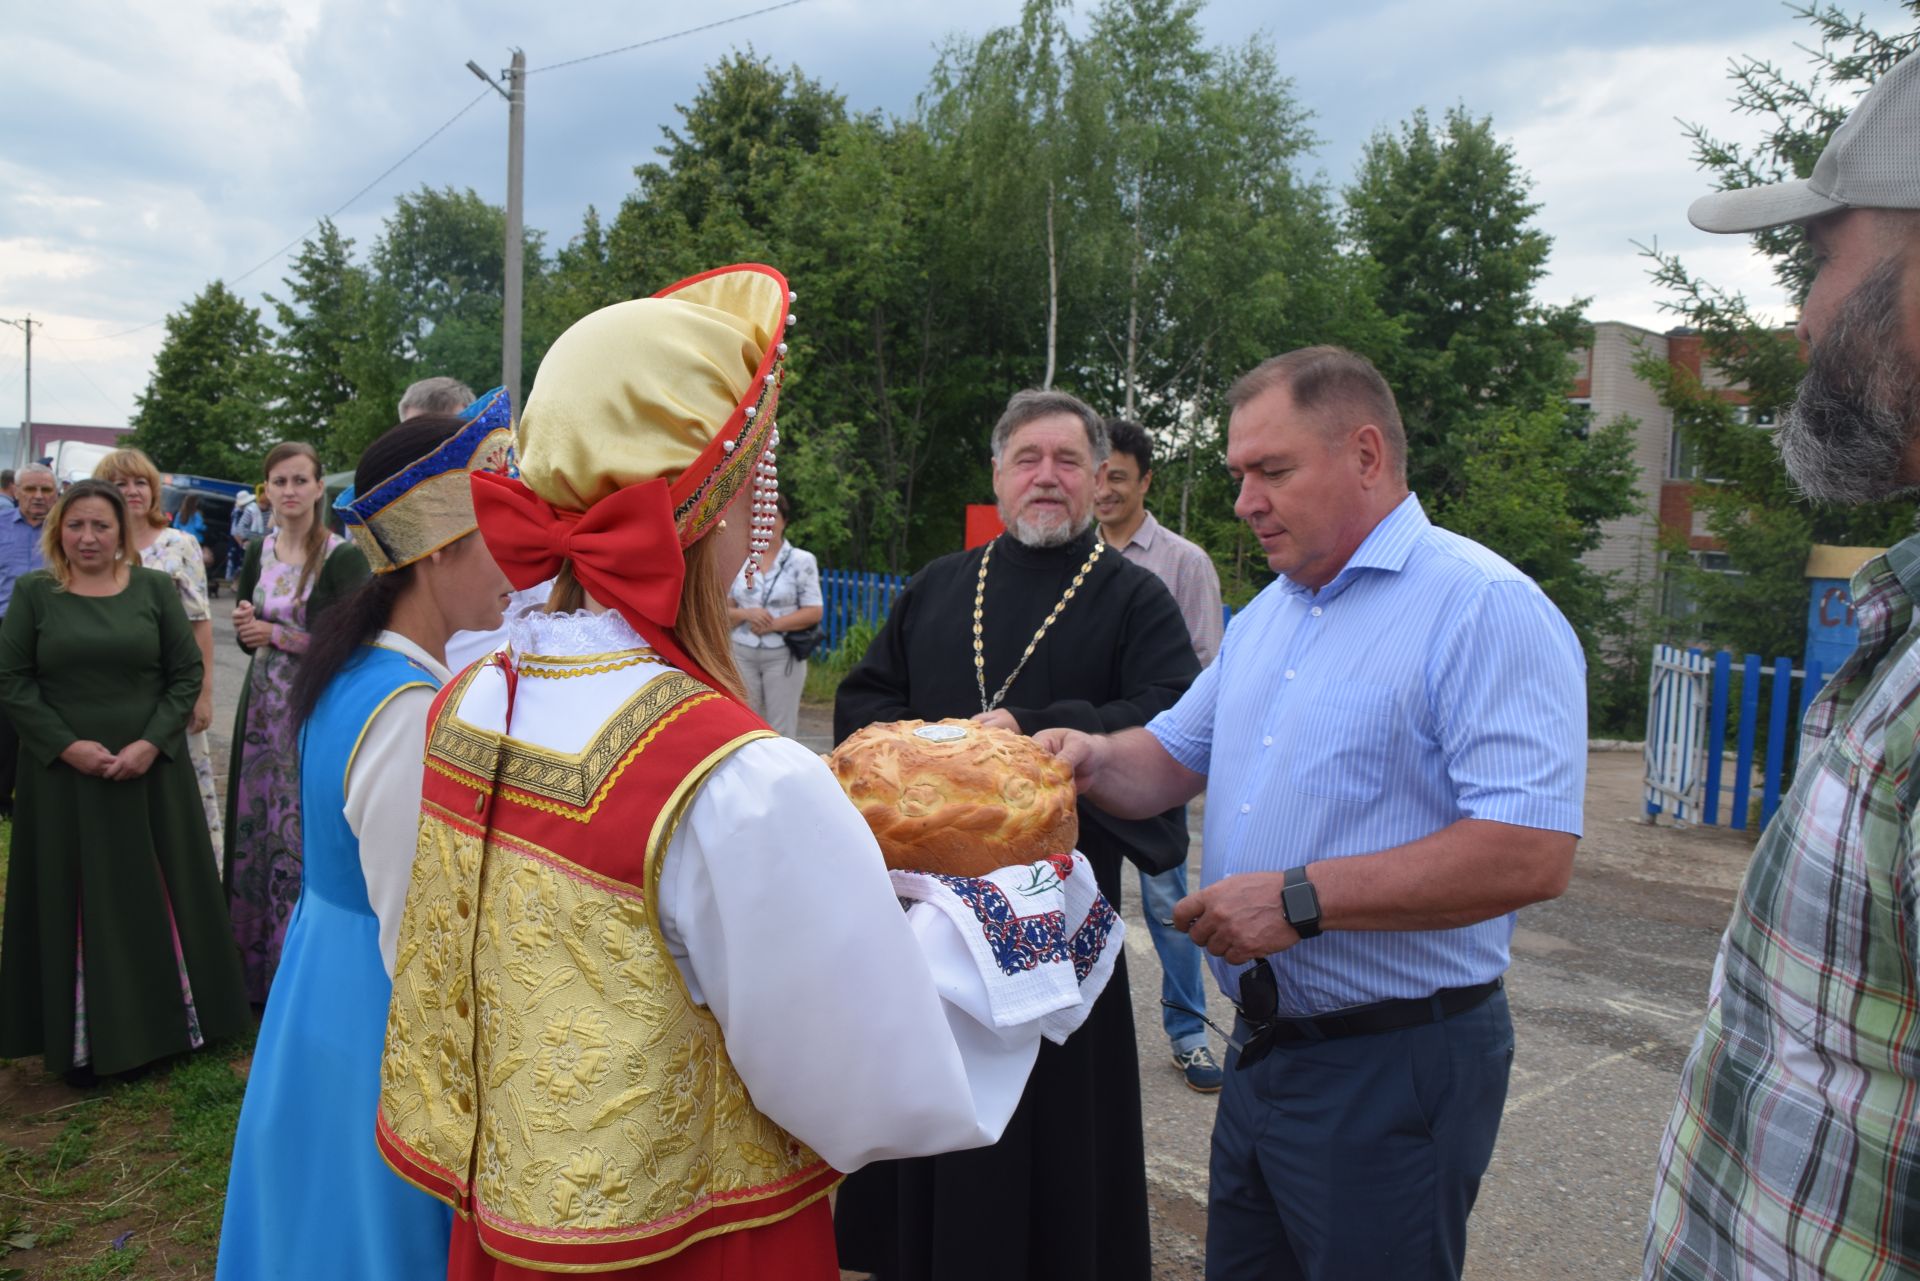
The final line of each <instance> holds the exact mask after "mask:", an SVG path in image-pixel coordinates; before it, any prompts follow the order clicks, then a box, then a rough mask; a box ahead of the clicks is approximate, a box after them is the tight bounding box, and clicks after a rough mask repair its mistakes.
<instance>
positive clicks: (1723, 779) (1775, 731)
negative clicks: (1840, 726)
mask: <svg viewBox="0 0 1920 1281" xmlns="http://www.w3.org/2000/svg"><path fill="white" fill-rule="evenodd" d="M1823 679H1824V674H1823V673H1822V672H1821V670H1820V660H1819V659H1817V658H1813V659H1809V660H1808V661H1807V664H1806V667H1805V669H1804V670H1795V668H1794V665H1793V660H1792V659H1790V658H1776V659H1774V660H1773V662H1772V663H1765V662H1763V661H1762V660H1761V657H1760V655H1758V654H1748V655H1746V656H1745V657H1744V658H1743V659H1742V661H1741V664H1740V699H1739V707H1738V708H1735V707H1733V706H1732V705H1731V703H1732V690H1733V656H1732V655H1730V654H1726V653H1716V654H1707V653H1704V652H1702V651H1700V650H1697V649H1684V650H1683V649H1680V648H1678V647H1677V646H1673V645H1656V646H1654V649H1653V667H1652V673H1651V675H1650V677H1649V680H1648V691H1647V743H1646V764H1647V769H1646V805H1647V821H1648V822H1652V821H1653V819H1654V817H1655V816H1656V815H1658V814H1661V813H1667V814H1669V815H1671V817H1672V818H1673V819H1674V821H1676V822H1681V823H1705V824H1708V825H1709V826H1717V825H1719V824H1720V823H1721V822H1722V821H1723V818H1722V816H1723V815H1724V816H1725V818H1724V821H1725V824H1726V826H1728V827H1731V828H1735V829H1738V830H1745V829H1746V827H1747V825H1748V814H1749V812H1750V811H1751V809H1752V805H1753V789H1754V786H1755V784H1756V783H1757V784H1758V786H1759V789H1760V825H1761V826H1762V827H1764V826H1766V824H1767V822H1768V820H1770V819H1771V818H1772V817H1773V812H1774V811H1775V810H1776V809H1778V808H1779V807H1780V796H1781V793H1782V792H1783V791H1784V790H1785V788H1786V785H1787V783H1788V781H1789V780H1790V779H1791V778H1792V777H1793V774H1792V771H1793V769H1794V767H1796V766H1797V765H1798V760H1797V759H1792V760H1790V759H1789V756H1794V757H1797V754H1798V752H1799V743H1800V737H1799V733H1798V729H1799V725H1800V721H1801V719H1802V718H1803V717H1805V715H1806V713H1807V707H1808V705H1810V704H1811V703H1812V702H1813V699H1814V695H1816V694H1818V693H1819V692H1820V685H1821V681H1822V680H1823ZM1763 686H1764V687H1765V689H1764V693H1763V688H1762V687H1763ZM1763 703H1764V704H1765V716H1766V725H1767V732H1766V750H1765V753H1764V756H1763V758H1762V759H1761V760H1760V761H1758V762H1756V761H1755V759H1754V757H1755V753H1756V751H1757V750H1758V748H1757V744H1758V743H1759V737H1760V736H1759V727H1760V723H1761V715H1762V710H1761V709H1762V704H1763ZM1790 715H1791V717H1792V719H1791V721H1789V716H1790ZM1729 734H1731V736H1732V738H1733V741H1734V751H1733V758H1732V760H1731V761H1729V760H1728V758H1727V739H1728V737H1729ZM1756 773H1757V775H1758V777H1757V778H1756Z"/></svg>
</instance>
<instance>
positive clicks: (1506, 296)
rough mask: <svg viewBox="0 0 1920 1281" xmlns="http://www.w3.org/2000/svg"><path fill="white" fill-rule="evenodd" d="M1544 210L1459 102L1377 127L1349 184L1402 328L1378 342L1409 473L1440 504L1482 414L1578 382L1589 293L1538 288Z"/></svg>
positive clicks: (1523, 404)
mask: <svg viewBox="0 0 1920 1281" xmlns="http://www.w3.org/2000/svg"><path fill="white" fill-rule="evenodd" d="M1538 209H1539V206H1538V205H1537V204H1535V203H1533V202H1532V201H1531V200H1529V199H1528V180H1527V178H1526V176H1525V174H1523V173H1522V172H1521V171H1520V168H1519V166H1518V165H1517V164H1516V163H1515V161H1514V158H1513V147H1512V146H1511V144H1509V143H1506V142H1502V141H1501V140H1500V139H1499V138H1498V137H1497V136H1496V135H1495V134H1494V132H1493V122H1492V121H1491V120H1490V119H1488V118H1485V117H1482V118H1479V119H1475V118H1474V117H1473V116H1471V115H1470V114H1468V112H1467V111H1466V110H1465V109H1464V108H1460V107H1455V108H1452V109H1451V110H1449V111H1448V112H1447V114H1446V118H1445V120H1444V121H1443V122H1442V124H1441V125H1439V126H1438V127H1436V126H1435V125H1434V123H1433V121H1432V120H1430V119H1429V118H1428V116H1427V113H1426V112H1425V111H1424V110H1423V111H1417V112H1415V113H1414V116H1413V118H1412V119H1411V120H1410V121H1408V122H1406V123H1405V124H1404V125H1403V126H1402V127H1401V129H1400V131H1399V133H1398V134H1394V133H1387V132H1382V133H1379V134H1376V135H1375V136H1374V138H1373V140H1372V141H1371V142H1370V143H1368V144H1367V147H1366V150H1365V152H1364V153H1363V155H1362V158H1361V162H1360V169H1359V172H1358V174H1357V176H1356V177H1355V179H1354V182H1353V185H1352V186H1351V187H1349V188H1348V189H1347V227H1348V231H1349V234H1350V235H1351V236H1352V237H1353V241H1354V243H1355V245H1356V246H1358V247H1359V249H1360V250H1361V251H1362V252H1363V253H1365V254H1366V255H1367V256H1368V257H1369V258H1371V259H1372V260H1373V262H1374V263H1375V265H1376V267H1377V269H1378V271H1379V277H1378V279H1379V284H1380V305H1381V308H1382V310H1384V311H1385V312H1386V313H1387V315H1388V316H1390V317H1392V318H1393V319H1394V320H1395V321H1397V322H1398V323H1399V324H1400V326H1401V327H1402V330H1403V331H1404V337H1403V339H1402V341H1401V342H1400V344H1399V345H1398V346H1397V347H1394V348H1391V349H1388V350H1386V351H1383V352H1377V353H1371V354H1373V355H1374V356H1375V359H1376V360H1378V361H1379V363H1380V366H1381V372H1382V373H1383V374H1385V375H1386V378H1387V382H1388V384H1389V385H1391V386H1392V387H1393V390H1394V395H1395V397H1396V398H1397V399H1398V400H1399V402H1400V412H1401V416H1402V417H1403V418H1404V419H1405V420H1406V425H1407V457H1408V469H1409V472H1410V475H1409V479H1410V480H1411V482H1412V484H1413V487H1414V489H1415V490H1416V491H1417V492H1418V493H1419V494H1420V495H1421V496H1422V498H1423V499H1425V500H1426V501H1428V502H1429V503H1430V504H1432V505H1433V506H1434V507H1436V508H1437V509H1438V510H1439V511H1442V512H1444V511H1445V509H1446V505H1447V504H1448V503H1449V502H1451V501H1453V500H1455V499H1457V498H1459V497H1460V496H1461V495H1462V493H1463V492H1464V490H1465V464H1466V446H1467V442H1468V441H1469V440H1471V439H1472V438H1473V436H1474V433H1473V431H1472V425H1473V421H1474V419H1475V418H1476V417H1477V416H1478V415H1481V414H1484V413H1486V412H1488V411H1490V410H1494V409H1503V408H1517V409H1523V410H1532V409H1537V408H1541V407H1544V406H1547V405H1556V404H1561V403H1563V402H1564V401H1565V398H1566V395H1567V393H1568V391H1569V390H1570V389H1571V387H1572V380H1573V368H1572V365H1571V363H1570V361H1569V359H1568V355H1569V352H1570V351H1571V349H1572V348H1573V347H1576V346H1578V345H1580V343H1581V342H1582V341H1584V337H1585V328H1584V323H1583V322H1582V320H1581V314H1580V313H1581V310H1582V304H1580V303H1578V302H1576V303H1573V304H1570V305H1567V306H1548V305H1544V304H1541V303H1540V302H1538V301H1536V299H1535V298H1534V288H1535V286H1536V285H1537V284H1538V283H1539V281H1540V278H1541V277H1542V276H1543V275H1545V274H1546V269H1547V254H1548V251H1549V250H1550V249H1551V248H1552V244H1553V242H1552V239H1551V238H1550V237H1549V236H1548V235H1547V234H1546V233H1545V232H1543V231H1541V230H1540V229H1539V228H1538V227H1537V226H1535V225H1534V222H1533V217H1534V214H1535V213H1536V212H1537V211H1538Z"/></svg>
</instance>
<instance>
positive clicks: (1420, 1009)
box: [1240, 979, 1501, 1049]
mask: <svg viewBox="0 0 1920 1281" xmlns="http://www.w3.org/2000/svg"><path fill="white" fill-rule="evenodd" d="M1500 986H1501V980H1499V979H1494V980H1493V981H1492V982H1490V983H1477V984H1475V985H1474V986H1472V987H1443V988H1441V989H1440V990H1439V991H1438V992H1435V993H1434V994H1433V995H1432V996H1422V997H1408V998H1404V999H1400V1000H1392V1001H1375V1002H1374V1003H1373V1004H1372V1005H1357V1006H1355V1007H1354V1008H1353V1009H1350V1010H1341V1011H1340V1012H1339V1013H1338V1014H1321V1015H1317V1016H1316V1017H1314V1018H1308V1019H1289V1018H1278V1017H1276V1018H1272V1019H1268V1020H1267V1021H1266V1022H1264V1023H1258V1024H1256V1023H1249V1022H1248V1021H1247V1020H1246V1019H1245V1018H1244V1017H1243V1018H1242V1019H1241V1020H1240V1022H1241V1025H1242V1026H1243V1027H1245V1028H1246V1029H1247V1030H1248V1031H1249V1032H1250V1033H1251V1034H1252V1035H1251V1037H1250V1038H1249V1040H1248V1042H1247V1048H1248V1049H1252V1048H1253V1046H1255V1045H1257V1044H1259V1043H1260V1042H1263V1041H1264V1042H1266V1044H1267V1045H1269V1046H1273V1045H1297V1044H1300V1043H1303V1042H1307V1041H1337V1040H1339V1039H1340V1038H1342V1037H1347V1036H1371V1035H1373V1034H1374V1033H1376V1032H1398V1031H1400V1030H1401V1029H1403V1028H1410V1027H1423V1026H1425V1025H1426V1024H1428V1023H1438V1022H1439V1021H1440V1020H1442V1019H1450V1018H1452V1017H1453V1016H1454V1015H1456V1014H1465V1013H1466V1012H1467V1011H1468V1010H1471V1009H1473V1008H1474V1007H1475V1006H1479V1005H1484V1004H1486V1001H1487V998H1488V997H1490V996H1492V995H1493V994H1494V993H1495V992H1498V991H1499V990H1500Z"/></svg>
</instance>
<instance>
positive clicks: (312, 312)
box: [267, 219, 406, 468]
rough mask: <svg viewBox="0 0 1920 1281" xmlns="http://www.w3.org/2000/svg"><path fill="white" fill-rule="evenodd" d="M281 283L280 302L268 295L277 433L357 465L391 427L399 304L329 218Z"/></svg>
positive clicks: (334, 461)
mask: <svg viewBox="0 0 1920 1281" xmlns="http://www.w3.org/2000/svg"><path fill="white" fill-rule="evenodd" d="M283 280H284V283H285V285H286V287H287V297H286V298H285V299H284V300H282V299H280V298H276V297H274V296H273V295H272V294H269V295H267V301H268V302H269V303H271V304H272V305H273V309H274V316H275V322H276V329H275V332H274V335H273V352H274V357H275V359H274V370H275V373H276V375H277V379H278V383H277V386H276V389H275V390H276V401H277V404H276V405H275V410H274V416H275V424H276V430H277V431H278V434H279V435H280V436H282V437H283V438H287V439H295V440H307V441H310V442H311V443H312V444H313V445H314V446H315V447H316V448H317V449H319V451H320V456H321V458H322V459H323V460H324V461H325V463H326V465H327V466H328V467H329V468H337V467H346V466H351V465H352V463H353V462H354V460H355V459H357V458H358V457H359V455H360V451H361V450H362V449H363V448H365V447H366V445H367V443H368V442H369V441H371V440H372V439H373V437H374V436H377V435H379V434H380V432H382V431H385V430H386V429H387V428H388V427H391V426H392V425H393V421H394V405H395V402H396V401H397V400H398V399H399V395H400V391H401V390H402V388H404V386H405V376H406V365H405V363H404V361H403V360H402V359H401V358H400V356H399V354H398V351H397V347H398V344H399V333H398V328H397V324H396V323H395V321H396V318H395V316H394V314H393V309H392V308H391V307H390V306H383V305H382V302H383V301H384V300H382V299H381V298H379V297H377V296H376V290H375V284H374V281H373V280H372V278H371V276H370V275H369V274H368V272H367V270H366V268H365V267H363V266H361V265H360V264H358V263H356V262H354V261H353V241H352V240H350V239H348V238H347V237H345V236H342V235H341V234H340V232H339V229H338V228H336V227H335V226H334V225H333V223H332V222H331V221H329V220H325V219H323V220H322V221H321V223H320V231H319V234H318V235H317V236H316V237H315V238H313V239H311V240H308V241H306V242H305V243H304V244H302V245H301V246H300V252H299V254H298V255H296V256H295V258H294V260H293V271H292V274H291V275H288V276H286V277H284V278H283Z"/></svg>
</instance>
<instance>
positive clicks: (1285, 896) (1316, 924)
mask: <svg viewBox="0 0 1920 1281" xmlns="http://www.w3.org/2000/svg"><path fill="white" fill-rule="evenodd" d="M1280 912H1281V914H1282V915H1284V916H1285V917H1286V918H1287V924H1288V925H1291V926H1292V927H1293V932H1294V933H1295V934H1298V935H1299V936H1300V937H1301V938H1303V939H1310V938H1312V937H1314V936H1315V935H1316V934H1318V933H1319V932H1320V891H1319V890H1316V889H1314V888H1313V882H1312V881H1309V880H1308V879H1307V869H1306V868H1304V867H1290V868H1288V869H1287V879H1286V880H1285V881H1283V882H1281V884H1280Z"/></svg>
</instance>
